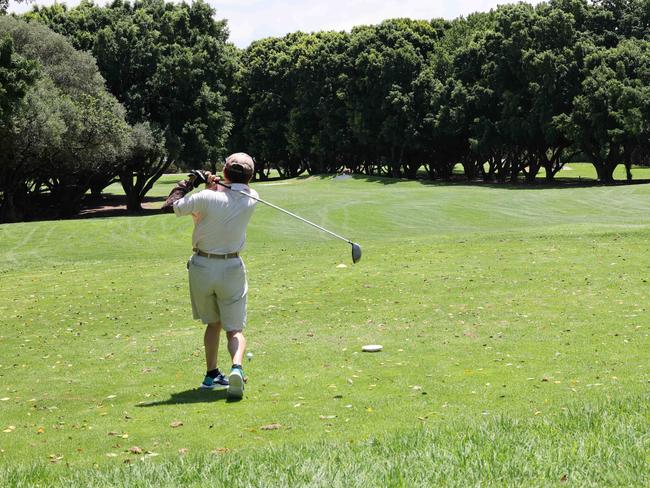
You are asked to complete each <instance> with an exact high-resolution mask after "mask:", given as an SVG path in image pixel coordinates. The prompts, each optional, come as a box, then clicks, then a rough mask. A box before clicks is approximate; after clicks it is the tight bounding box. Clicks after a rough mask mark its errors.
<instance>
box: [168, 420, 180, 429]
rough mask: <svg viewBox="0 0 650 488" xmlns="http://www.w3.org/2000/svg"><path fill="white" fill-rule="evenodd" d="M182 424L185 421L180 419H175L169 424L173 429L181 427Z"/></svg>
mask: <svg viewBox="0 0 650 488" xmlns="http://www.w3.org/2000/svg"><path fill="white" fill-rule="evenodd" d="M182 425H183V422H182V421H180V420H174V421H173V422H172V423H171V424H169V426H170V427H171V428H173V429H175V428H176V427H181V426H182Z"/></svg>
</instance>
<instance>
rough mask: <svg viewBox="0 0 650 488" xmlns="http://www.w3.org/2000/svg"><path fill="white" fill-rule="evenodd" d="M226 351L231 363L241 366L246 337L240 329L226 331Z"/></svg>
mask: <svg viewBox="0 0 650 488" xmlns="http://www.w3.org/2000/svg"><path fill="white" fill-rule="evenodd" d="M226 335H227V336H228V351H229V352H230V357H231V358H232V364H238V365H240V366H241V364H242V361H243V360H244V350H245V349H246V338H245V337H244V333H243V332H242V331H241V330H234V331H227V332H226Z"/></svg>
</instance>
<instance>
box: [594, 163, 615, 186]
mask: <svg viewBox="0 0 650 488" xmlns="http://www.w3.org/2000/svg"><path fill="white" fill-rule="evenodd" d="M593 164H594V166H595V167H596V173H597V174H598V181H600V182H601V183H614V168H616V166H615V165H609V164H607V163H606V162H604V161H600V162H596V161H594V163H593Z"/></svg>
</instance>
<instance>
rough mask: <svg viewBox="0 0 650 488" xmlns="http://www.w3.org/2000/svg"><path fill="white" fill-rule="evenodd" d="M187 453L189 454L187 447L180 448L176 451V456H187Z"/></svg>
mask: <svg viewBox="0 0 650 488" xmlns="http://www.w3.org/2000/svg"><path fill="white" fill-rule="evenodd" d="M188 452H189V449H188V448H187V447H181V448H180V449H179V450H178V454H180V455H181V456H185V454H187V453H188Z"/></svg>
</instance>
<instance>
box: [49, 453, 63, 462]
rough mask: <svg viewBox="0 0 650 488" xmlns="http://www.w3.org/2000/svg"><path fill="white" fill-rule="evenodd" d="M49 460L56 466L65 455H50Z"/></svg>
mask: <svg viewBox="0 0 650 488" xmlns="http://www.w3.org/2000/svg"><path fill="white" fill-rule="evenodd" d="M48 458H50V462H51V463H53V464H56V463H58V462H59V461H61V459H63V455H61V456H57V455H56V454H50V455H49V456H48Z"/></svg>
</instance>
